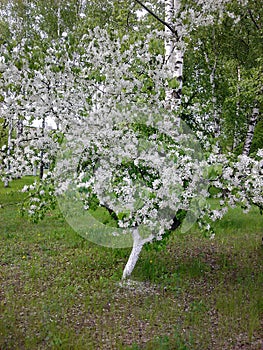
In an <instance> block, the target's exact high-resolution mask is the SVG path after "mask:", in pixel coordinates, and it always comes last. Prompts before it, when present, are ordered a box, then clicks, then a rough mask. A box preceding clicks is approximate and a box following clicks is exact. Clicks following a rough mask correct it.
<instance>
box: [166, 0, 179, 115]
mask: <svg viewBox="0 0 263 350" xmlns="http://www.w3.org/2000/svg"><path fill="white" fill-rule="evenodd" d="M179 9H180V0H166V1H165V22H166V23H168V24H169V25H170V26H171V27H173V25H174V22H175V18H176V16H177V15H178V11H179ZM176 32H177V35H175V33H173V32H172V31H171V30H170V29H169V28H168V27H167V26H166V27H165V33H166V38H165V60H166V62H167V63H168V66H169V69H170V70H171V72H172V74H173V78H176V80H177V82H178V87H177V88H175V89H172V88H170V89H167V91H166V98H165V99H166V105H167V108H169V109H177V108H178V107H179V106H180V104H181V95H182V84H183V47H182V41H181V37H180V28H178V27H177V28H176Z"/></svg>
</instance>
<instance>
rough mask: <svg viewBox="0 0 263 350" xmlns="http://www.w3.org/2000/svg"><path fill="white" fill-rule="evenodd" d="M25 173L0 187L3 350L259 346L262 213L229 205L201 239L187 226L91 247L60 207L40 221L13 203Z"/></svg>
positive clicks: (257, 349) (262, 308)
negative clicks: (137, 248)
mask: <svg viewBox="0 0 263 350" xmlns="http://www.w3.org/2000/svg"><path fill="white" fill-rule="evenodd" d="M30 181H32V179H31V178H26V179H22V180H18V181H15V182H13V183H11V188H9V189H4V188H3V186H2V184H1V185H0V186H1V187H0V205H1V208H0V239H1V243H0V285H1V288H0V349H1V350H6V349H8V350H9V349H12V350H13V349H19V350H20V349H30V350H32V349H45V350H47V349H76V350H81V349H85V350H89V349H91V350H93V349H103V350H104V349H110V350H112V349H126V350H128V349H133V350H135V349H137V350H138V349H154V350H158V349H179V350H192V349H196V350H200V349H202V350H205V349H207V350H211V349H213V350H214V349H215V350H217V349H218V350H224V349H227V350H230V349H233V350H234V349H251V350H262V348H263V342H262V339H263V332H262V329H263V317H262V315H263V293H262V292H263V291H262V287H263V265H262V261H263V247H262V242H261V238H262V236H263V218H262V216H260V214H259V212H258V210H257V209H256V208H255V209H253V210H252V211H251V212H250V213H249V214H247V215H244V214H243V213H242V212H241V211H240V210H238V209H235V210H231V212H230V213H229V214H228V215H227V216H226V217H225V218H224V220H223V221H222V222H219V223H217V224H216V237H215V239H214V240H212V241H211V240H208V239H206V238H204V237H203V236H202V234H201V233H200V232H199V231H198V230H197V229H196V228H193V229H192V230H191V231H190V232H187V234H182V233H180V232H177V233H175V234H174V235H173V236H171V238H170V240H169V242H168V244H167V246H166V248H165V249H163V250H158V249H157V247H155V246H154V245H151V246H149V247H147V249H144V250H143V252H142V255H141V257H140V260H139V261H138V264H137V266H136V268H135V270H134V272H133V277H132V278H133V282H130V283H129V284H124V285H121V284H120V279H121V275H122V269H123V268H124V266H125V263H126V261H127V258H128V256H129V249H110V248H105V247H101V246H96V245H95V244H92V243H91V242H88V241H85V240H84V239H83V238H81V237H80V236H78V235H77V234H76V233H75V232H73V231H72V229H71V228H70V227H69V226H68V225H67V223H66V222H65V221H64V219H63V217H62V216H61V214H60V213H59V212H58V211H53V212H52V213H50V214H49V216H47V217H46V218H45V220H43V221H42V222H41V223H39V224H31V223H29V222H27V221H25V220H24V219H23V218H21V217H20V215H19V212H18V205H17V203H18V202H20V201H21V200H22V198H23V194H21V193H19V192H18V191H17V189H19V188H22V187H23V184H24V183H25V182H27V183H28V182H30Z"/></svg>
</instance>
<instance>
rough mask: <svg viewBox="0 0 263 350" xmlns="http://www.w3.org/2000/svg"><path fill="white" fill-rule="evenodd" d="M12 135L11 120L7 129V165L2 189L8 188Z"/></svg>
mask: <svg viewBox="0 0 263 350" xmlns="http://www.w3.org/2000/svg"><path fill="white" fill-rule="evenodd" d="M12 133H13V120H12V118H11V119H10V121H9V129H8V139H7V165H6V173H7V174H6V178H5V180H4V187H8V186H9V178H8V176H9V174H8V173H9V172H10V159H9V157H10V155H11V150H12Z"/></svg>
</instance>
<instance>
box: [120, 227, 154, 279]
mask: <svg viewBox="0 0 263 350" xmlns="http://www.w3.org/2000/svg"><path fill="white" fill-rule="evenodd" d="M132 238H133V247H132V251H131V254H130V256H129V259H128V261H127V264H126V266H125V268H124V270H123V274H122V279H123V280H124V279H126V278H128V277H130V275H131V273H132V271H133V269H134V267H135V265H136V263H137V261H138V259H139V255H140V252H141V250H142V247H143V246H144V244H145V243H148V242H151V241H152V240H153V235H150V236H149V237H147V238H144V239H142V237H141V236H140V233H139V230H138V228H134V229H133V231H132Z"/></svg>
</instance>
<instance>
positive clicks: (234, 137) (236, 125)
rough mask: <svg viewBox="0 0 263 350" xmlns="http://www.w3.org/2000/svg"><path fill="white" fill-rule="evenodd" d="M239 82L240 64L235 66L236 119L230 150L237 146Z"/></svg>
mask: <svg viewBox="0 0 263 350" xmlns="http://www.w3.org/2000/svg"><path fill="white" fill-rule="evenodd" d="M240 82H241V70H240V66H237V103H236V119H235V124H234V135H233V146H232V150H235V148H236V147H237V146H238V143H239V142H240V140H239V139H238V135H237V133H238V122H237V121H238V120H239V118H240Z"/></svg>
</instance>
